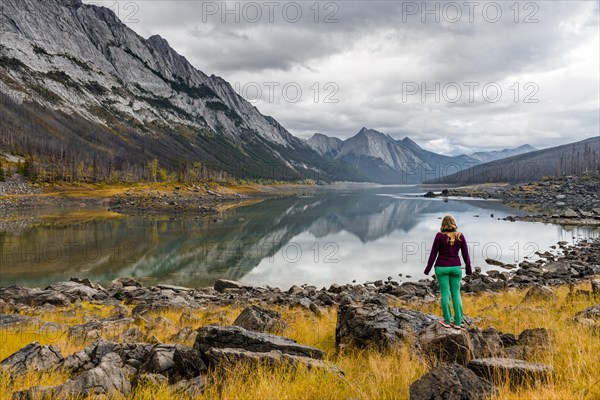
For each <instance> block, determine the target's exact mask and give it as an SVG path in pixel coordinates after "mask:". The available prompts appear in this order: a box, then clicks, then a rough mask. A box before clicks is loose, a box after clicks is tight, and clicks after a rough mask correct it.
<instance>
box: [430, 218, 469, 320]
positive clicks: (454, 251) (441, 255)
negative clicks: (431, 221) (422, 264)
mask: <svg viewBox="0 0 600 400" xmlns="http://www.w3.org/2000/svg"><path fill="white" fill-rule="evenodd" d="M440 231H441V232H438V233H437V234H436V235H435V239H434V240H433V246H432V248H431V254H430V255H429V261H428V262H427V267H426V268H425V275H429V272H431V268H432V267H433V265H434V263H435V276H436V277H437V280H438V283H439V285H440V292H441V294H442V299H441V303H442V314H443V315H444V319H441V320H440V324H442V325H443V326H445V327H447V328H450V327H453V328H456V329H461V325H462V315H463V311H462V300H461V298H460V281H461V280H462V269H461V267H460V266H461V263H460V258H459V257H458V252H459V250H460V252H461V254H462V258H463V261H464V262H465V265H466V272H467V275H471V274H472V273H473V272H472V270H471V260H470V259H469V250H468V249H467V240H466V239H465V236H464V235H463V234H462V233H460V232H459V231H458V226H457V225H456V221H455V220H454V217H453V216H451V215H446V216H445V217H444V219H442V227H441V228H440ZM451 295H452V305H453V308H454V319H451V317H452V316H451V313H450V296H451Z"/></svg>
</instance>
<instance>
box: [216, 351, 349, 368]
mask: <svg viewBox="0 0 600 400" xmlns="http://www.w3.org/2000/svg"><path fill="white" fill-rule="evenodd" d="M206 357H207V358H208V361H209V364H210V365H215V366H219V367H224V368H231V367H234V366H235V365H237V364H239V363H245V364H249V365H253V366H257V365H263V366H264V365H266V366H271V367H279V366H283V365H286V366H292V367H297V366H299V365H304V366H305V367H306V368H308V369H322V370H326V371H329V372H336V373H342V371H341V370H340V369H339V368H338V367H336V366H335V365H333V364H328V363H326V362H325V361H323V360H317V359H314V358H310V357H303V356H295V355H291V354H286V353H283V352H282V351H279V350H271V351H269V352H255V351H247V350H243V349H217V348H212V349H209V350H208V351H207V352H206Z"/></svg>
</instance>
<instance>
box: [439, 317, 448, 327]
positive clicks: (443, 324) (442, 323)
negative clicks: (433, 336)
mask: <svg viewBox="0 0 600 400" xmlns="http://www.w3.org/2000/svg"><path fill="white" fill-rule="evenodd" d="M440 325H442V326H443V327H444V328H450V325H448V324H447V323H445V322H444V320H443V319H440Z"/></svg>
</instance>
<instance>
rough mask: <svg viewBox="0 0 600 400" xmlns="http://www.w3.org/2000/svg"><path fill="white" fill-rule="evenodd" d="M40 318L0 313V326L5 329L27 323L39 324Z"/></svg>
mask: <svg viewBox="0 0 600 400" xmlns="http://www.w3.org/2000/svg"><path fill="white" fill-rule="evenodd" d="M39 323H40V320H39V319H37V318H33V317H28V316H26V315H19V314H0V328H3V329H6V328H10V327H15V326H22V325H27V324H39Z"/></svg>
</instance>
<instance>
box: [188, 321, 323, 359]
mask: <svg viewBox="0 0 600 400" xmlns="http://www.w3.org/2000/svg"><path fill="white" fill-rule="evenodd" d="M212 348H217V349H223V348H230V349H243V350H248V351H252V352H258V353H268V352H270V351H271V350H279V351H281V352H282V353H285V354H289V355H294V356H301V357H310V358H316V359H322V358H323V357H324V355H325V353H324V352H323V350H319V349H317V348H314V347H310V346H305V345H303V344H298V343H296V341H294V340H292V339H288V338H285V337H282V336H276V335H272V334H268V333H260V332H254V331H249V330H247V329H244V328H241V327H239V326H218V325H208V326H204V327H202V328H199V329H198V335H197V336H196V341H195V342H194V349H196V350H198V351H200V353H202V354H203V355H205V354H206V352H207V351H208V350H210V349H212Z"/></svg>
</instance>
